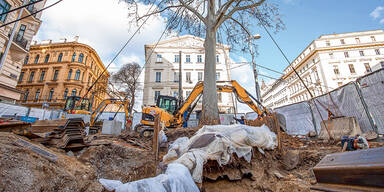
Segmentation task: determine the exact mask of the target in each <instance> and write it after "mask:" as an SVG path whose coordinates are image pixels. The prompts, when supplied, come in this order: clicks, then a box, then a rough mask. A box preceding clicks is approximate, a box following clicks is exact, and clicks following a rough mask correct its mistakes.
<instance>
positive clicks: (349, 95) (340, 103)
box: [311, 82, 374, 132]
mask: <svg viewBox="0 0 384 192" xmlns="http://www.w3.org/2000/svg"><path fill="white" fill-rule="evenodd" d="M319 102H320V103H321V104H320V103H319ZM315 105H317V108H318V110H319V111H320V113H321V115H322V118H323V120H327V119H328V112H327V109H326V108H329V109H330V111H331V112H332V113H334V114H335V115H337V116H346V117H355V118H356V120H357V121H358V122H359V125H360V128H361V131H362V132H368V131H373V130H374V129H373V127H372V126H371V123H370V121H369V117H368V115H367V112H366V110H365V108H364V105H363V101H362V100H361V99H360V96H359V93H358V90H357V88H356V86H355V84H354V82H351V83H349V84H346V85H344V86H342V87H340V88H338V89H336V90H334V91H332V92H329V94H325V95H322V96H319V97H316V98H314V101H313V102H311V108H312V111H313V115H314V117H315V118H314V119H315V125H316V129H317V130H320V127H321V126H320V122H321V120H322V118H321V117H320V115H319V112H318V110H317V109H316V107H315ZM325 107H326V108H325Z"/></svg>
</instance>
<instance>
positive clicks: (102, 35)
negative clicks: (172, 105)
mask: <svg viewBox="0 0 384 192" xmlns="http://www.w3.org/2000/svg"><path fill="white" fill-rule="evenodd" d="M270 1H271V2H273V3H276V4H278V5H279V8H280V14H281V15H282V20H283V22H284V24H285V26H286V29H285V30H283V31H280V32H278V33H273V36H274V38H275V39H276V40H277V42H278V44H279V45H280V46H281V48H282V49H283V51H284V53H285V54H286V55H287V56H288V59H289V60H290V61H292V60H293V59H294V58H296V56H297V55H298V54H299V53H300V52H301V51H302V50H303V49H304V48H305V47H307V45H308V44H309V43H311V42H312V41H313V40H314V39H316V38H318V37H319V36H320V35H325V34H333V33H344V32H355V31H365V30H376V29H383V27H384V0H365V1H362V0H337V1H335V0H320V1H319V0H270ZM54 2H56V0H48V1H47V4H46V5H50V4H52V3H54ZM140 8H141V9H139V10H141V11H142V13H145V11H146V10H147V9H148V8H149V7H147V6H144V5H143V6H141V7H140ZM41 20H42V21H43V23H42V24H41V27H40V30H39V32H38V33H37V35H36V36H35V40H37V41H41V40H47V39H51V40H53V41H54V42H55V41H59V40H60V39H62V38H67V39H68V40H69V41H71V40H73V38H74V37H75V36H79V37H80V38H79V41H80V42H81V43H85V44H88V45H90V46H92V47H93V48H94V49H95V50H96V51H97V53H98V54H99V55H100V57H101V60H102V61H103V63H104V65H108V64H109V63H110V62H111V60H112V58H113V57H114V56H115V54H116V53H117V52H118V51H119V49H120V48H121V47H122V46H123V45H124V43H125V42H126V41H127V40H128V39H129V37H130V36H131V35H132V34H133V32H134V30H135V29H136V26H134V25H132V24H130V23H129V19H128V11H127V8H126V5H125V4H124V3H122V2H119V0H65V1H62V2H61V3H59V4H57V5H55V6H54V7H52V8H49V9H47V10H45V11H44V12H43V15H42V18H41ZM165 25H166V23H165V19H164V18H161V17H158V18H152V19H149V20H148V22H147V24H146V25H144V28H143V30H141V32H140V33H139V34H138V35H136V36H135V37H134V38H133V39H132V41H131V42H130V43H129V44H128V46H127V47H126V48H125V49H124V51H123V52H122V54H121V55H120V56H119V57H118V58H117V59H116V60H115V61H114V62H113V63H112V64H111V66H110V68H109V71H112V72H113V71H116V70H118V69H119V66H121V65H123V64H125V63H127V62H132V61H134V62H138V63H139V64H141V65H143V63H144V45H145V44H149V43H153V42H157V40H158V38H159V37H160V35H161V33H162V32H163V30H164V27H165ZM252 33H253V34H260V35H261V39H259V40H256V41H257V44H258V52H259V55H258V56H257V57H256V62H257V64H259V65H262V66H265V67H268V68H271V69H274V70H277V71H281V72H282V71H283V70H284V69H285V68H286V67H287V65H288V64H287V62H286V61H285V60H284V58H283V56H282V55H281V53H280V52H279V51H278V49H277V48H276V46H275V45H274V44H273V42H272V40H271V39H270V38H269V37H268V35H267V34H266V32H265V31H264V30H263V29H262V28H260V27H256V28H253V29H252ZM230 55H231V59H232V60H233V61H235V62H241V61H251V57H250V54H244V53H239V52H231V53H230ZM259 72H260V74H264V75H268V76H272V77H275V78H278V77H280V74H278V73H274V72H271V71H268V70H265V69H259ZM244 74H248V75H244ZM231 75H232V79H235V80H237V81H239V82H240V84H241V85H242V86H243V87H245V88H246V89H248V91H249V92H250V93H255V89H254V79H253V74H252V71H251V70H250V66H248V65H245V66H242V67H238V68H235V69H233V70H231ZM262 79H264V80H265V81H266V82H268V83H271V82H272V81H273V79H268V78H265V77H261V78H260V79H259V81H260V82H261V80H262ZM139 100H141V99H139ZM140 105H141V103H138V104H137V105H136V108H137V109H138V108H140ZM245 111H249V109H248V108H247V107H246V106H242V105H240V106H239V112H245Z"/></svg>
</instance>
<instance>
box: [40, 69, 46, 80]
mask: <svg viewBox="0 0 384 192" xmlns="http://www.w3.org/2000/svg"><path fill="white" fill-rule="evenodd" d="M44 76H45V71H41V73H40V81H43V80H44Z"/></svg>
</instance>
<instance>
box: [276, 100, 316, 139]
mask: <svg viewBox="0 0 384 192" xmlns="http://www.w3.org/2000/svg"><path fill="white" fill-rule="evenodd" d="M275 111H276V112H278V113H280V114H282V115H284V117H285V121H286V130H287V133H288V134H289V135H306V134H308V133H309V132H310V131H315V125H314V124H313V116H312V112H311V108H310V106H309V104H308V103H307V102H301V103H296V104H292V105H287V106H284V107H280V108H277V109H275ZM319 131H320V130H319ZM319 131H318V132H317V133H319Z"/></svg>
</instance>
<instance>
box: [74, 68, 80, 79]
mask: <svg viewBox="0 0 384 192" xmlns="http://www.w3.org/2000/svg"><path fill="white" fill-rule="evenodd" d="M80 73H81V72H80V70H79V69H78V70H77V71H76V74H75V80H77V81H78V80H79V79H80Z"/></svg>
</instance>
